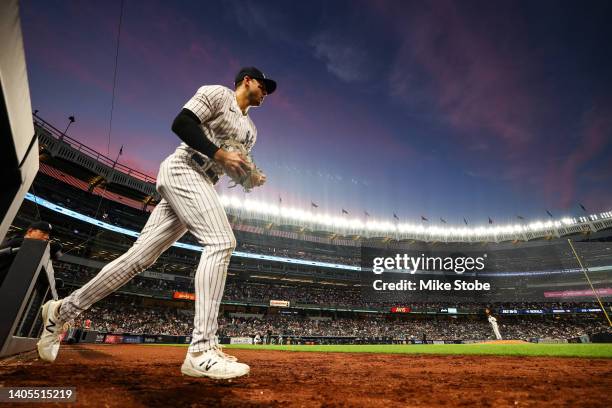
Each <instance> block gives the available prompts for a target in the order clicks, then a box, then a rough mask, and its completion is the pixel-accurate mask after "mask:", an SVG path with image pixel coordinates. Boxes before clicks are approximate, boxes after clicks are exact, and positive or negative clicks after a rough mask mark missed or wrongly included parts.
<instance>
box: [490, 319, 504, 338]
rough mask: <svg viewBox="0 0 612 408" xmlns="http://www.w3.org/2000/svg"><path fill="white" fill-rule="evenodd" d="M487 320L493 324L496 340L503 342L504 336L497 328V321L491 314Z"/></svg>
mask: <svg viewBox="0 0 612 408" xmlns="http://www.w3.org/2000/svg"><path fill="white" fill-rule="evenodd" d="M487 319H488V320H489V323H490V324H491V327H492V328H493V333H495V338H496V339H497V340H502V336H501V333H500V332H499V327H498V326H497V319H496V318H495V317H494V316H493V315H492V314H490V315H489V316H488V317H487Z"/></svg>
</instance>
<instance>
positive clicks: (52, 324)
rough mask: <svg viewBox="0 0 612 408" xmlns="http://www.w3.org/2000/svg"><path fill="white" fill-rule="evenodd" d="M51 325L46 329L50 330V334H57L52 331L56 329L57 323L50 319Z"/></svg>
mask: <svg viewBox="0 0 612 408" xmlns="http://www.w3.org/2000/svg"><path fill="white" fill-rule="evenodd" d="M49 322H50V324H48V325H46V326H45V329H47V330H49V332H50V333H55V331H54V330H52V328H53V327H55V322H54V321H53V320H51V319H49Z"/></svg>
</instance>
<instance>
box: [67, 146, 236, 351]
mask: <svg viewBox="0 0 612 408" xmlns="http://www.w3.org/2000/svg"><path fill="white" fill-rule="evenodd" d="M157 191H158V192H159V193H160V195H161V196H162V200H161V202H160V203H159V204H158V205H157V206H156V207H155V209H154V210H153V212H152V213H151V215H150V217H149V219H148V221H147V223H146V225H145V227H144V228H143V230H142V232H141V233H140V236H139V237H138V239H137V240H136V242H135V243H134V245H133V246H132V247H131V248H130V249H129V250H128V251H127V252H126V253H125V254H123V255H122V256H120V257H119V258H117V259H115V260H114V261H112V262H110V263H109V264H107V265H106V266H105V267H104V268H102V270H101V271H100V272H99V273H98V274H97V275H96V276H95V277H94V278H93V279H92V280H90V281H89V282H88V283H87V284H85V285H84V286H83V287H81V288H79V289H78V290H76V291H74V292H73V293H72V294H70V295H69V296H68V297H66V298H65V299H64V300H63V302H62V307H61V309H60V316H59V318H60V320H62V321H72V320H73V319H74V318H75V317H77V316H78V315H79V314H80V313H82V312H83V311H84V310H87V309H88V308H89V307H91V306H92V305H93V304H94V303H95V302H97V301H98V300H100V299H103V298H104V297H106V296H108V295H110V294H111V293H113V292H114V291H116V290H117V289H119V288H120V287H121V286H123V285H125V284H126V283H127V282H128V281H129V280H130V279H132V278H133V277H134V276H136V275H137V274H139V273H140V272H142V271H144V270H145V269H147V268H148V267H149V266H151V265H152V264H153V263H154V262H155V261H156V260H157V258H158V257H159V256H160V255H161V254H162V253H163V252H164V251H165V250H166V249H168V248H169V247H170V246H171V245H172V244H173V243H174V242H176V240H178V239H179V238H180V237H182V236H183V235H184V234H185V232H187V231H190V232H191V233H192V234H193V235H194V236H195V237H196V238H197V240H198V241H199V242H200V244H202V245H203V247H204V249H203V251H202V256H201V258H200V262H199V264H198V267H197V271H196V275H195V279H194V286H195V298H196V300H195V318H194V328H193V336H192V341H191V345H190V346H189V352H199V351H206V350H208V349H210V348H212V347H214V346H215V345H217V344H218V338H217V336H216V332H217V316H218V313H219V305H220V304H221V298H222V297H223V290H224V288H225V279H226V277H227V267H228V265H229V261H230V257H231V255H232V252H233V250H234V248H235V247H236V238H235V237H234V233H233V231H232V229H231V226H230V224H229V221H228V219H227V215H226V214H225V210H224V208H223V206H222V204H221V203H220V201H219V197H218V195H217V192H216V191H215V189H214V187H213V185H212V183H211V182H210V181H209V179H208V178H207V177H206V176H205V175H203V174H201V173H200V172H198V170H197V168H196V167H194V164H193V163H192V162H191V159H190V158H189V157H188V154H187V153H186V152H182V151H180V150H177V152H176V153H174V154H172V155H170V156H169V157H168V158H166V160H164V161H163V162H162V164H161V166H160V169H159V174H158V177H157Z"/></svg>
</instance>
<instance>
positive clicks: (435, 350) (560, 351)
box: [225, 343, 612, 358]
mask: <svg viewBox="0 0 612 408" xmlns="http://www.w3.org/2000/svg"><path fill="white" fill-rule="evenodd" d="M225 347H227V348H233V349H249V350H283V351H313V352H334V353H390V354H463V355H500V356H532V357H535V356H543V357H589V358H612V344H530V343H526V344H427V345H416V344H415V345H391V344H390V345H384V344H381V345H378V344H372V345H319V346H298V345H295V346H276V345H250V344H233V345H227V346H225Z"/></svg>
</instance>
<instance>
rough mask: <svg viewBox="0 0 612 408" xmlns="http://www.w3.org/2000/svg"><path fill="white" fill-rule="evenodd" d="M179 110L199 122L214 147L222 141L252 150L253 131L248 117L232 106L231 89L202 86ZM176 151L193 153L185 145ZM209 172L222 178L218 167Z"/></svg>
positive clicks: (233, 95)
mask: <svg viewBox="0 0 612 408" xmlns="http://www.w3.org/2000/svg"><path fill="white" fill-rule="evenodd" d="M183 108H185V109H189V110H190V111H191V112H193V113H194V114H195V115H196V116H197V117H198V118H199V119H200V122H201V124H200V127H201V128H202V130H203V131H204V134H205V135H206V137H208V138H209V139H210V141H212V142H213V143H214V144H215V145H217V146H222V145H223V142H224V141H226V140H236V141H238V142H240V143H241V144H243V145H244V147H245V148H246V149H247V151H249V152H250V151H251V149H252V148H253V145H254V144H255V141H256V140H257V128H256V127H255V124H254V123H253V121H252V120H251V118H250V117H249V115H248V114H243V113H242V111H241V110H240V107H239V106H238V102H236V93H235V92H234V91H232V90H231V89H229V88H226V87H224V86H221V85H206V86H203V87H201V88H200V89H198V91H197V92H196V94H195V95H194V96H193V97H192V98H191V99H190V100H189V101H188V102H187V103H186V104H185V106H183ZM177 150H179V151H180V150H184V151H187V152H189V153H190V154H193V153H196V151H195V150H193V149H192V148H191V147H189V146H187V144H185V143H181V144H180V146H179V147H178V148H177ZM202 157H206V156H204V155H202ZM212 168H213V170H215V172H216V173H217V174H219V175H221V174H223V170H222V169H221V168H220V167H219V166H213V167H212Z"/></svg>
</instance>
